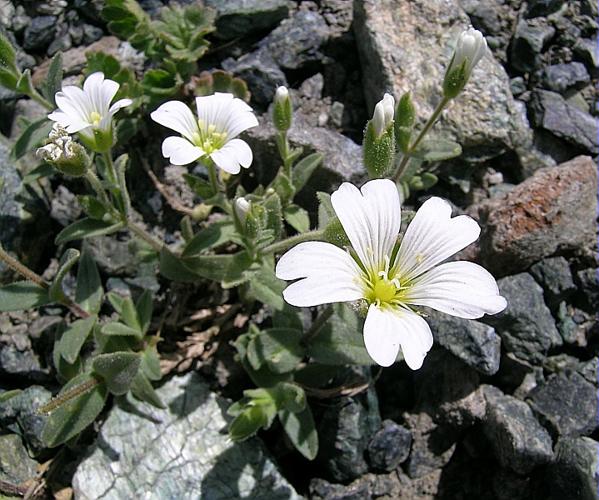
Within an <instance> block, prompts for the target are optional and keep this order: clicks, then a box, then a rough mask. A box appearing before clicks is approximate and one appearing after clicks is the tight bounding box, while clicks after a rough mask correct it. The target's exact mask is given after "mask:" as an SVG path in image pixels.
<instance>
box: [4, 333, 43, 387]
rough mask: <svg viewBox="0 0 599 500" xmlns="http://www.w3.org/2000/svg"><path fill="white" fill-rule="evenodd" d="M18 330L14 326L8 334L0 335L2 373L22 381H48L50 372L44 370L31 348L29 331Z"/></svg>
mask: <svg viewBox="0 0 599 500" xmlns="http://www.w3.org/2000/svg"><path fill="white" fill-rule="evenodd" d="M18 326H23V327H26V326H27V325H25V324H21V325H18ZM10 330H12V332H11V331H10ZM18 330H20V329H18V328H17V327H16V326H13V327H12V328H10V329H9V332H8V333H3V334H2V335H0V373H1V374H2V375H3V376H7V377H11V376H12V377H18V378H19V379H21V380H23V379H27V380H29V381H37V382H42V381H44V380H47V379H48V374H49V370H48V369H47V368H42V365H41V363H40V358H39V356H38V355H37V354H36V353H35V352H34V350H33V349H32V347H31V338H30V337H29V335H28V332H27V330H26V329H25V330H24V331H23V330H20V331H18Z"/></svg>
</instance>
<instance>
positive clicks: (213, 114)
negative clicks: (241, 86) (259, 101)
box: [196, 92, 258, 140]
mask: <svg viewBox="0 0 599 500" xmlns="http://www.w3.org/2000/svg"><path fill="white" fill-rule="evenodd" d="M196 106H197V109H198V119H199V120H202V121H204V122H205V123H206V124H207V125H214V126H215V127H216V131H217V132H226V133H227V139H229V140H230V139H234V138H235V137H237V136H238V135H239V134H240V133H241V132H243V131H244V130H247V129H248V128H251V127H255V126H257V125H258V120H257V119H256V116H255V115H254V112H253V111H252V108H251V107H250V106H248V105H247V104H246V103H245V102H243V101H242V100H241V99H238V98H236V97H234V96H233V94H224V93H220V92H217V93H215V94H214V95H210V96H205V97H196Z"/></svg>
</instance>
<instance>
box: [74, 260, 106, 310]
mask: <svg viewBox="0 0 599 500" xmlns="http://www.w3.org/2000/svg"><path fill="white" fill-rule="evenodd" d="M103 298H104V290H103V288H102V282H101V280H100V274H99V273H98V267H97V266H96V263H95V261H94V259H93V258H92V256H91V255H90V253H89V252H83V255H82V256H81V260H80V261H79V269H78V270H77V288H76V289H75V302H76V303H77V304H79V305H80V306H81V308H82V309H83V310H84V311H87V312H88V313H90V314H98V312H100V307H101V306H102V299H103Z"/></svg>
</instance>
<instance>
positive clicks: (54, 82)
mask: <svg viewBox="0 0 599 500" xmlns="http://www.w3.org/2000/svg"><path fill="white" fill-rule="evenodd" d="M61 87H62V53H60V52H57V53H56V55H55V56H54V57H53V58H52V62H51V63H50V68H48V76H47V77H46V81H45V82H44V84H43V85H42V94H43V96H44V97H45V98H46V99H47V100H48V102H50V103H51V104H54V105H56V101H55V100H54V99H55V96H56V92H58V91H59V90H60V89H61Z"/></svg>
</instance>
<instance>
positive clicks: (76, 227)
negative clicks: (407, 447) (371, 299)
mask: <svg viewBox="0 0 599 500" xmlns="http://www.w3.org/2000/svg"><path fill="white" fill-rule="evenodd" d="M122 228H123V223H122V222H117V223H116V224H115V223H114V222H104V221H101V220H96V219H89V218H84V219H80V220H78V221H77V222H73V223H72V224H71V225H70V226H67V227H65V228H64V229H63V230H62V231H61V232H60V233H58V235H57V236H56V238H55V240H54V243H56V244H57V245H62V244H63V243H68V242H69V241H73V240H81V239H83V238H91V237H93V236H101V235H104V234H112V233H116V232H117V231H119V230H120V229H122Z"/></svg>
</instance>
